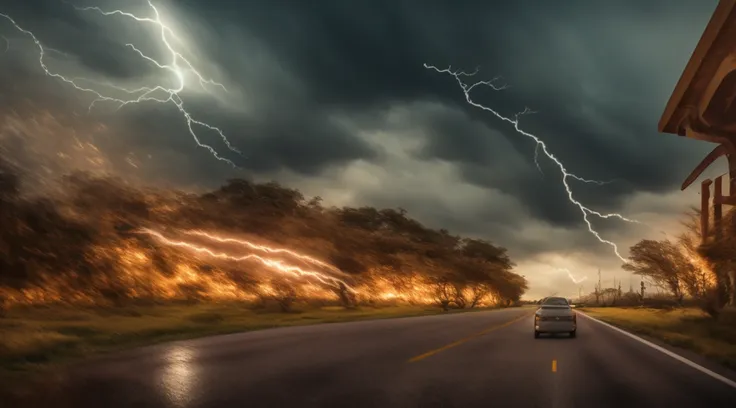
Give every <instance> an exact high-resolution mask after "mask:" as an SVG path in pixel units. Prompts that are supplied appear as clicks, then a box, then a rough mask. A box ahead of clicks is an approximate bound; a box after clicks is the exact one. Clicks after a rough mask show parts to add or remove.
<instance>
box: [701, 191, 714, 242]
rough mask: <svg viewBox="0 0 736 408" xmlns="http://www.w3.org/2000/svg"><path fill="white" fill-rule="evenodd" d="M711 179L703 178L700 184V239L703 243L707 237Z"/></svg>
mask: <svg viewBox="0 0 736 408" xmlns="http://www.w3.org/2000/svg"><path fill="white" fill-rule="evenodd" d="M712 183H713V181H712V180H710V179H708V180H703V183H702V184H701V185H700V239H701V242H702V243H705V241H706V239H707V238H708V222H709V221H710V185H711V184H712Z"/></svg>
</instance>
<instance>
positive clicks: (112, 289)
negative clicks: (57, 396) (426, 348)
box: [0, 162, 527, 310]
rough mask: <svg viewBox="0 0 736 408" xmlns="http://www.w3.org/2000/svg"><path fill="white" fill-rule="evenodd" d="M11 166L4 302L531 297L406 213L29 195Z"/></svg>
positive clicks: (258, 191) (465, 301)
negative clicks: (25, 193) (25, 192)
mask: <svg viewBox="0 0 736 408" xmlns="http://www.w3.org/2000/svg"><path fill="white" fill-rule="evenodd" d="M22 180H23V179H22V177H20V176H19V174H18V172H17V171H16V170H14V169H13V168H12V167H11V166H10V165H9V164H7V162H0V225H1V226H2V228H0V299H1V300H2V304H3V306H4V307H6V308H7V307H13V306H14V305H19V304H48V303H56V302H64V303H73V304H108V305H109V304H113V305H124V304H126V303H130V302H138V301H158V302H160V301H167V300H176V299H187V300H201V301H207V300H242V301H248V302H252V303H253V304H254V305H257V304H260V303H262V302H264V301H265V300H268V299H271V300H275V301H277V302H278V304H279V305H281V307H282V308H283V309H284V310H288V309H289V308H290V307H291V305H292V304H293V303H294V302H297V301H300V300H301V301H310V302H326V303H329V302H332V303H336V302H339V303H341V304H343V305H345V306H352V305H357V304H361V303H380V302H407V303H415V304H437V305H441V306H443V307H445V308H449V307H474V306H476V305H480V304H507V303H508V302H512V301H515V300H518V299H519V298H520V296H521V295H522V293H523V292H524V291H525V290H526V288H527V283H526V281H525V280H524V278H522V277H521V276H519V275H517V274H515V273H513V272H512V267H513V264H512V262H511V261H510V259H509V257H508V256H507V254H506V250H505V249H504V248H500V247H497V246H494V245H491V244H490V243H488V242H485V241H481V240H473V239H466V238H461V237H458V236H454V235H451V234H450V233H448V232H447V231H445V230H439V231H437V230H433V229H430V228H427V227H425V226H423V225H421V224H420V223H419V222H417V221H415V220H413V219H411V218H409V217H407V216H406V214H405V212H404V211H403V210H393V209H384V210H378V209H375V208H371V207H363V208H325V207H324V206H322V205H321V203H320V199H319V198H315V199H311V200H306V199H305V198H304V197H303V196H302V194H300V193H299V192H298V191H296V190H293V189H288V188H285V187H281V186H279V185H277V184H275V183H265V184H256V183H251V182H248V181H244V180H239V179H236V180H230V181H228V182H227V184H225V185H224V186H222V187H221V188H219V189H217V190H216V191H212V192H209V193H206V194H191V193H185V192H180V191H172V190H164V189H156V188H141V187H136V186H132V185H130V184H127V183H125V182H124V181H122V180H120V179H116V178H109V177H97V176H91V175H89V174H88V173H72V174H69V175H66V176H63V177H61V181H60V186H61V188H59V189H57V190H56V191H55V192H54V193H49V194H47V195H45V196H42V197H39V196H37V195H36V196H34V197H30V196H27V195H24V194H23V193H22V191H23V189H22Z"/></svg>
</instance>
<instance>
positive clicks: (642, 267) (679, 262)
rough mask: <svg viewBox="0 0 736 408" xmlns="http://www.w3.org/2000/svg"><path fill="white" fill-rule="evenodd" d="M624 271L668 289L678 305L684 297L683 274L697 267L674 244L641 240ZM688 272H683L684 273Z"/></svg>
mask: <svg viewBox="0 0 736 408" xmlns="http://www.w3.org/2000/svg"><path fill="white" fill-rule="evenodd" d="M623 268H624V270H627V271H630V272H633V273H635V274H637V275H641V276H646V277H648V278H650V279H652V280H653V281H654V282H656V283H659V284H661V285H663V286H664V287H666V288H667V289H668V290H669V291H670V292H671V293H672V295H673V296H674V297H675V299H676V300H677V302H678V303H681V302H682V298H683V296H684V292H683V282H682V279H681V274H682V273H695V272H692V270H693V269H695V266H694V265H693V264H692V263H691V262H690V261H689V260H688V259H687V258H686V257H685V256H684V255H683V253H682V252H681V251H680V249H679V248H678V247H677V245H676V244H674V243H673V242H671V241H669V240H667V239H665V240H661V241H654V240H647V239H645V240H641V241H639V243H637V244H636V245H634V246H632V247H631V250H630V255H629V263H626V264H624V265H623ZM686 270H687V271H688V272H682V271H686Z"/></svg>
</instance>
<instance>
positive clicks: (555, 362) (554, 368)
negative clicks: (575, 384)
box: [552, 360, 557, 373]
mask: <svg viewBox="0 0 736 408" xmlns="http://www.w3.org/2000/svg"><path fill="white" fill-rule="evenodd" d="M552 372H553V373H556V372H557V360H552Z"/></svg>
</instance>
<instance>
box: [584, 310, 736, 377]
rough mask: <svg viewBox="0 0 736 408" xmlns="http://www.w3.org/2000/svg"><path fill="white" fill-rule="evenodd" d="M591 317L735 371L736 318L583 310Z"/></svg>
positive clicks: (680, 312)
mask: <svg viewBox="0 0 736 408" xmlns="http://www.w3.org/2000/svg"><path fill="white" fill-rule="evenodd" d="M581 310H582V311H584V312H585V313H588V314H590V315H591V316H593V317H595V318H598V319H600V320H603V321H605V322H607V323H611V324H613V325H615V326H618V327H621V328H622V329H626V330H628V331H630V332H632V333H637V334H642V335H646V336H649V337H652V338H654V339H658V340H661V341H663V342H665V343H667V344H670V345H673V346H676V347H682V348H685V349H689V350H692V351H695V352H697V353H699V354H701V355H704V356H706V357H709V358H711V359H714V360H716V361H719V362H721V363H723V364H724V365H726V366H728V367H730V368H734V369H736V318H735V316H734V315H733V313H729V314H726V315H723V316H721V318H719V319H718V320H713V319H712V318H710V317H709V316H708V315H706V314H705V313H704V312H702V311H700V310H699V309H695V308H682V309H672V310H663V309H639V308H618V307H605V308H582V309H581Z"/></svg>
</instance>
